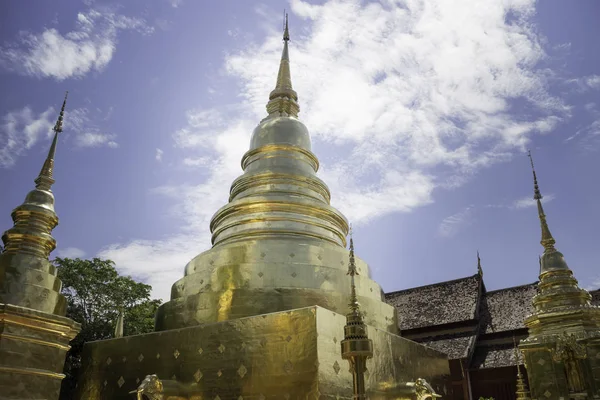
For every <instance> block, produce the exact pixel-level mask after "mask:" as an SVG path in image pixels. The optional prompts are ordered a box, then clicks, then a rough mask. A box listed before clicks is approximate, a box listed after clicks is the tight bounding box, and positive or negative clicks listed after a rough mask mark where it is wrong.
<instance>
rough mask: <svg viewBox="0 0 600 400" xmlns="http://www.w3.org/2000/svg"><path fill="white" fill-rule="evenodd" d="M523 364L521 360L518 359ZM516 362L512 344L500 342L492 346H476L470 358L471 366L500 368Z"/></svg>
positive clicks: (474, 367)
mask: <svg viewBox="0 0 600 400" xmlns="http://www.w3.org/2000/svg"><path fill="white" fill-rule="evenodd" d="M520 362H521V364H523V360H520ZM516 364H517V359H516V357H515V348H514V346H513V345H512V344H510V343H509V344H501V345H494V346H478V347H476V348H475V352H474V353H473V358H472V359H471V368H473V369H483V368H500V367H510V366H514V365H516Z"/></svg>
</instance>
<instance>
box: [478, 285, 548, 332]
mask: <svg viewBox="0 0 600 400" xmlns="http://www.w3.org/2000/svg"><path fill="white" fill-rule="evenodd" d="M536 293H537V282H536V283H530V284H528V285H523V286H516V287H511V288H506V289H500V290H494V291H492V292H487V293H485V294H484V296H483V298H482V302H481V315H480V326H481V331H480V333H481V334H484V333H494V332H504V331H511V330H514V329H521V328H525V324H524V323H523V321H524V320H525V317H527V316H528V315H529V314H531V313H532V312H533V305H532V303H531V301H532V299H533V296H535V294H536Z"/></svg>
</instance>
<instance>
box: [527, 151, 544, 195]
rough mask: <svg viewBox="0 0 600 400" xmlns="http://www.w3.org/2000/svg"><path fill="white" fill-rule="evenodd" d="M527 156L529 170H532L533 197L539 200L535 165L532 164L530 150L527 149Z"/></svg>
mask: <svg viewBox="0 0 600 400" xmlns="http://www.w3.org/2000/svg"><path fill="white" fill-rule="evenodd" d="M527 157H529V162H530V163H531V170H532V171H533V199H534V200H541V199H542V193H541V192H540V187H539V186H538V181H537V175H536V174H535V166H534V165H533V157H532V156H531V150H527Z"/></svg>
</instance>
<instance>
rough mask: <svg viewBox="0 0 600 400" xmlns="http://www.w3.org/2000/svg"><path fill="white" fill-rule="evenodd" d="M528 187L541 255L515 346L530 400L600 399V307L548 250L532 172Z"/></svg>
mask: <svg viewBox="0 0 600 400" xmlns="http://www.w3.org/2000/svg"><path fill="white" fill-rule="evenodd" d="M529 157H530V159H531V153H529ZM531 168H532V169H533V159H531ZM533 183H534V199H535V201H536V203H537V209H538V216H539V219H540V225H541V229H542V240H541V242H540V243H541V244H542V246H543V247H544V254H543V255H542V257H541V258H540V276H539V283H538V294H537V295H536V296H534V298H533V308H534V312H533V314H532V315H530V316H528V317H527V318H525V325H526V326H527V328H528V330H529V335H528V337H527V338H526V339H525V340H523V341H521V343H520V344H519V348H520V349H521V351H522V352H523V354H524V356H525V367H526V368H527V375H528V377H529V387H530V389H531V397H532V398H533V399H548V400H564V399H600V307H597V306H593V305H591V303H590V301H591V298H592V296H591V295H590V293H589V292H588V291H587V290H585V289H582V288H580V287H579V286H578V283H577V280H576V279H575V277H574V276H573V271H571V269H570V268H569V266H568V265H567V263H566V261H565V258H564V256H563V255H562V253H561V252H559V251H558V250H557V249H556V248H555V247H554V245H555V243H556V242H555V240H554V238H553V237H552V234H551V233H550V229H549V227H548V223H547V221H546V214H545V213H544V209H543V207H542V202H541V200H542V194H541V192H540V189H539V186H538V182H537V176H536V173H535V169H533Z"/></svg>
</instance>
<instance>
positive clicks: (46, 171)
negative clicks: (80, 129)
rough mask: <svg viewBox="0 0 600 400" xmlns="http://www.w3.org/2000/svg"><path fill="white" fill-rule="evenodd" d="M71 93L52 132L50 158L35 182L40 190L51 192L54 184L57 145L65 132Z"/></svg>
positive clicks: (63, 104)
mask: <svg viewBox="0 0 600 400" xmlns="http://www.w3.org/2000/svg"><path fill="white" fill-rule="evenodd" d="M68 95H69V92H68V91H67V92H66V93H65V99H64V100H63V103H62V107H61V108H60V113H59V114H58V119H57V120H56V124H54V127H53V128H52V130H53V131H54V137H53V138H52V144H51V145H50V150H48V156H47V157H46V160H45V161H44V165H42V169H41V171H40V174H39V175H38V177H37V178H36V180H35V187H36V189H40V190H50V188H51V187H52V184H53V183H54V179H53V172H54V156H55V155H56V144H57V143H58V134H59V133H61V132H62V131H63V118H64V116H65V108H66V106H67V96H68Z"/></svg>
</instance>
